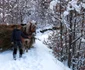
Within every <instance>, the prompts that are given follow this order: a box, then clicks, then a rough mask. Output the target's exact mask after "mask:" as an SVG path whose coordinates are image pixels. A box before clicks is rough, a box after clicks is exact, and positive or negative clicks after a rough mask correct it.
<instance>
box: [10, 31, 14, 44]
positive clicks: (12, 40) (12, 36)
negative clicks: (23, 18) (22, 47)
mask: <svg viewBox="0 0 85 70" xmlns="http://www.w3.org/2000/svg"><path fill="white" fill-rule="evenodd" d="M11 44H14V30H13V31H12V35H11Z"/></svg>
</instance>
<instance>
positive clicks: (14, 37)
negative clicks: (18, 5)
mask: <svg viewBox="0 0 85 70" xmlns="http://www.w3.org/2000/svg"><path fill="white" fill-rule="evenodd" d="M21 37H23V38H28V36H26V35H24V34H23V32H22V31H21V30H19V29H14V30H13V32H12V37H11V41H12V42H15V41H22V40H21Z"/></svg>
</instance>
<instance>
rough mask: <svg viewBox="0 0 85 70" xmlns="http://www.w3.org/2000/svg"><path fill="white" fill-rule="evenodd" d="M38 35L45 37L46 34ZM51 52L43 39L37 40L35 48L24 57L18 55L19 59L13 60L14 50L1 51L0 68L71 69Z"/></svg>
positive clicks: (18, 69) (25, 69)
mask: <svg viewBox="0 0 85 70" xmlns="http://www.w3.org/2000/svg"><path fill="white" fill-rule="evenodd" d="M37 37H39V38H42V39H43V37H45V36H43V35H42V36H41V35H40V36H37ZM51 52H52V51H51V50H50V49H48V48H47V47H46V45H44V44H43V43H42V41H39V40H36V42H35V44H34V48H31V49H30V50H29V51H28V53H25V54H24V55H23V57H22V58H19V57H18V55H17V60H13V57H12V51H6V52H3V53H0V70H70V69H69V68H68V67H66V66H64V65H63V64H62V63H61V62H60V61H58V60H56V59H55V58H54V56H53V55H52V53H51Z"/></svg>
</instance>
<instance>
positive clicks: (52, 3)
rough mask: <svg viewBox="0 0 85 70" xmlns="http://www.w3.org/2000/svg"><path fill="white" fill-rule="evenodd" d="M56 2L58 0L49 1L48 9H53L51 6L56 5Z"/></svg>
mask: <svg viewBox="0 0 85 70" xmlns="http://www.w3.org/2000/svg"><path fill="white" fill-rule="evenodd" d="M57 2H58V0H53V1H51V2H50V9H51V10H53V7H55V6H56V4H57Z"/></svg>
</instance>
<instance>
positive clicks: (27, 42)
mask: <svg viewBox="0 0 85 70" xmlns="http://www.w3.org/2000/svg"><path fill="white" fill-rule="evenodd" d="M34 32H36V21H34V20H32V21H31V22H29V23H27V24H26V25H25V28H24V34H26V35H28V36H29V37H30V38H29V39H24V42H23V45H24V47H23V51H24V52H25V51H26V52H28V49H30V48H31V47H32V44H33V42H34V41H33V40H34V36H33V33H34Z"/></svg>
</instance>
